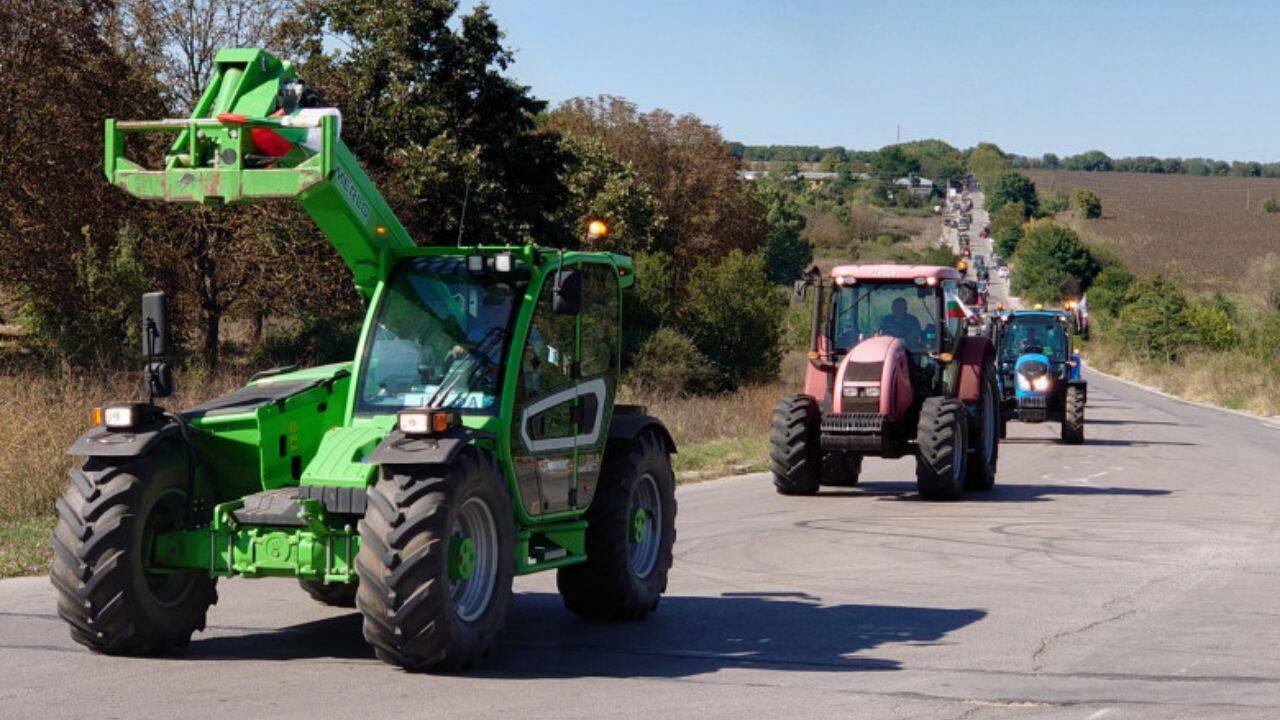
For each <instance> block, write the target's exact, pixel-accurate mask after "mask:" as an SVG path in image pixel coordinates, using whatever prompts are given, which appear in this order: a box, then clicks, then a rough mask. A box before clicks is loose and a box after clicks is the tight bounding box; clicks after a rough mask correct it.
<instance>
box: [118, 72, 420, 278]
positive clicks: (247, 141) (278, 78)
mask: <svg viewBox="0 0 1280 720" xmlns="http://www.w3.org/2000/svg"><path fill="white" fill-rule="evenodd" d="M340 120H341V118H340V116H339V115H338V112H337V111H336V110H335V109H333V108H328V107H320V106H317V104H316V103H315V101H314V100H312V99H310V98H309V97H308V94H307V93H306V91H305V88H304V87H303V85H302V83H301V82H300V81H299V80H298V78H297V74H296V73H295V71H294V68H293V66H292V64H291V63H289V62H288V61H282V60H280V59H279V58H276V57H274V56H272V55H271V54H270V53H267V52H264V51H262V50H258V49H253V48H244V49H228V50H222V51H221V52H219V53H218V55H217V57H216V58H215V68H214V71H213V77H212V79H211V80H210V81H209V85H208V87H207V88H205V91H204V93H203V94H202V95H201V97H200V101H199V102H198V103H197V104H196V107H195V109H194V110H193V111H192V113H191V117H189V118H182V119H171V120H154V121H116V120H107V122H106V156H105V171H106V175H107V179H108V180H109V181H110V182H111V184H113V185H115V186H117V187H119V188H121V189H123V190H124V191H126V192H128V193H129V194H131V195H135V196H137V197H140V198H147V199H153V200H165V201H169V202H178V203H190V204H203V205H221V204H231V203H245V202H255V201H261V200H272V199H282V198H296V199H297V200H298V201H299V202H301V203H302V207H303V208H305V209H306V211H307V213H308V214H309V215H310V216H311V217H312V219H314V220H315V222H316V224H317V225H318V226H319V227H320V229H321V230H322V231H323V232H324V234H325V235H326V236H327V237H328V238H329V241H330V242H331V243H333V246H334V248H336V249H337V251H338V253H339V254H340V255H341V256H342V259H343V260H344V261H345V262H346V263H347V265H348V267H350V268H351V272H352V274H353V275H354V279H355V285H356V288H357V289H358V290H359V291H360V293H361V294H362V295H364V296H365V297H368V296H370V295H371V294H372V293H373V290H374V288H375V287H376V286H377V283H378V280H379V278H380V277H381V276H382V272H381V263H382V261H383V256H384V254H385V253H386V251H389V250H394V249H396V248H403V247H412V246H413V245H414V242H413V240H412V239H411V238H410V237H409V233H408V232H407V231H406V230H405V229H404V226H403V225H401V224H400V221H399V220H398V219H397V218H396V216H395V214H394V213H393V212H392V211H391V207H390V206H388V205H387V202H386V200H385V199H383V197H382V194H381V193H379V192H378V189H377V188H376V187H375V186H374V184H373V181H372V180H370V179H369V176H368V175H367V174H366V173H365V171H364V169H363V168H361V167H360V163H359V162H357V161H356V158H355V156H354V155H352V154H351V151H350V150H349V149H347V146H346V144H344V143H343V142H342V138H341V137H340V134H339V130H340ZM157 132H159V133H176V134H177V138H176V140H175V141H174V143H173V145H172V146H171V147H170V149H169V152H168V154H167V155H166V156H165V161H164V168H163V169H150V168H146V167H143V166H142V165H141V164H139V163H137V162H134V161H132V160H129V159H128V158H126V157H125V136H126V135H128V134H131V133H157Z"/></svg>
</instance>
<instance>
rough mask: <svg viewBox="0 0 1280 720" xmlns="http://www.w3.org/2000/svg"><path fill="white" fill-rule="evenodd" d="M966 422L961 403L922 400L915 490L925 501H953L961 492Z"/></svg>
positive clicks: (965, 460)
mask: <svg viewBox="0 0 1280 720" xmlns="http://www.w3.org/2000/svg"><path fill="white" fill-rule="evenodd" d="M968 429H969V423H968V421H967V420H966V419H965V411H964V404H963V403H961V402H960V401H959V400H952V399H948V398H944V397H931V398H926V399H925V401H924V405H923V406H922V407H921V408H920V424H919V425H918V426H917V428H916V488H917V489H918V490H919V491H920V496H921V497H923V498H925V499H926V500H954V499H956V498H958V497H960V493H962V492H964V480H965V465H966V464H967V460H968V455H969V453H968V442H967V435H968Z"/></svg>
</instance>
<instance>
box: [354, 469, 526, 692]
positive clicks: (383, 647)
mask: <svg viewBox="0 0 1280 720" xmlns="http://www.w3.org/2000/svg"><path fill="white" fill-rule="evenodd" d="M514 552H515V521H514V519H513V517H512V509H511V497H510V495H509V493H508V490H507V484H506V482H505V480H504V479H503V476H502V471H501V469H500V468H499V467H498V462H497V460H495V459H494V457H493V454H492V453H490V452H488V451H487V450H483V449H479V448H475V447H468V448H466V449H465V450H463V451H462V453H461V454H460V455H459V456H458V457H457V458H455V459H454V461H453V462H452V463H451V464H450V465H448V466H439V465H431V466H426V465H424V466H391V467H384V468H383V469H382V470H381V471H380V474H379V478H378V481H377V482H376V483H375V484H374V485H373V487H371V488H369V504H368V508H367V509H366V510H365V516H364V519H363V520H361V521H360V552H359V554H358V555H357V556H356V572H357V573H358V574H359V576H360V582H359V589H358V590H357V591H356V607H358V608H359V609H360V613H361V614H362V615H363V616H364V637H365V640H367V641H368V642H369V644H370V645H373V647H374V650H375V651H376V652H377V655H378V657H379V658H381V659H382V660H383V661H385V662H388V663H391V664H394V665H399V666H400V667H403V668H405V669H406V670H412V671H456V670H464V669H466V668H469V667H471V666H472V665H474V664H475V663H476V662H477V661H478V660H480V659H481V658H483V657H484V656H485V655H486V654H487V653H488V652H489V650H490V649H491V648H492V647H493V645H494V643H495V642H496V641H497V638H498V633H499V632H500V631H501V630H502V627H503V625H504V624H505V622H506V617H507V611H508V610H509V609H510V607H511V582H512V576H513V575H514V573H515V560H514V558H513V554H514Z"/></svg>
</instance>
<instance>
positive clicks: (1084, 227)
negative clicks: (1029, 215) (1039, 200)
mask: <svg viewBox="0 0 1280 720" xmlns="http://www.w3.org/2000/svg"><path fill="white" fill-rule="evenodd" d="M1026 174H1027V175H1028V176H1029V177H1030V178H1031V179H1032V180H1034V181H1035V183H1036V187H1037V188H1038V189H1039V190H1041V191H1047V192H1053V191H1060V192H1067V193H1069V192H1070V191H1071V190H1072V189H1073V188H1077V187H1082V188H1087V189H1089V190H1092V191H1094V192H1095V193H1097V194H1098V196H1099V197H1100V198H1101V199H1102V212H1103V214H1102V217H1101V218H1099V219H1096V220H1087V221H1079V220H1075V219H1072V221H1071V222H1072V224H1073V225H1074V226H1076V227H1077V228H1078V229H1079V230H1081V231H1082V233H1083V234H1084V235H1085V237H1086V238H1087V239H1091V240H1093V241H1095V242H1097V243H1099V244H1101V245H1103V246H1105V247H1108V248H1111V249H1112V250H1114V251H1115V252H1116V253H1117V254H1118V255H1119V256H1120V257H1121V259H1123V260H1124V261H1125V263H1126V264H1127V265H1128V266H1129V267H1130V269H1132V270H1133V271H1134V272H1138V273H1147V272H1157V271H1158V272H1162V273H1165V274H1167V275H1169V276H1171V277H1174V278H1176V279H1177V280H1179V281H1180V282H1181V283H1182V284H1183V285H1184V286H1185V287H1187V288H1189V289H1192V290H1206V291H1212V290H1221V291H1223V292H1228V293H1230V292H1237V291H1241V290H1245V289H1247V288H1246V287H1245V285H1246V284H1247V282H1248V280H1247V275H1248V273H1249V271H1250V269H1251V268H1252V266H1253V265H1254V264H1255V263H1256V262H1258V261H1259V259H1260V258H1262V257H1263V256H1265V255H1266V254H1267V253H1268V252H1276V250H1277V248H1280V214H1268V213H1266V212H1264V211H1263V210H1262V203H1263V201H1265V200H1266V199H1268V198H1271V197H1276V198H1280V178H1245V177H1198V176H1192V175H1149V174H1143V173H1118V172H1100V173H1090V172H1068V171H1053V170H1028V171H1026ZM1246 203H1247V204H1246Z"/></svg>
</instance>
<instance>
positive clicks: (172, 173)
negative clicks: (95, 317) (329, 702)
mask: <svg viewBox="0 0 1280 720" xmlns="http://www.w3.org/2000/svg"><path fill="white" fill-rule="evenodd" d="M317 104H318V103H317V101H316V100H315V96H314V93H311V92H309V91H308V90H307V89H306V87H305V86H304V85H303V84H302V82H301V81H300V80H298V79H297V77H296V75H295V72H294V69H293V67H292V66H291V65H290V64H289V63H288V62H284V61H281V60H279V59H277V58H275V57H273V56H271V55H269V54H267V53H265V52H263V51H260V50H255V49H233V50H224V51H222V52H220V53H219V54H218V56H217V60H216V68H215V70H214V73H213V77H212V80H211V82H210V84H209V87H208V88H207V89H206V90H205V92H204V95H203V96H202V98H201V99H200V101H199V103H198V105H197V106H196V108H195V110H194V112H193V113H192V116H191V117H190V118H187V119H179V120H161V121H154V122H117V121H114V120H108V121H107V123H106V175H107V178H108V179H109V180H110V181H111V183H113V184H114V185H116V186H118V187H120V188H122V189H123V190H125V191H126V192H129V193H130V194H132V195H135V196H138V197H141V198H149V199H155V200H164V201H170V202H178V203H188V204H201V203H203V204H221V203H228V204H230V203H247V202H254V201H259V200H266V199H272V198H294V199H296V200H297V201H298V202H300V203H301V204H302V206H303V207H304V208H305V209H306V211H307V212H308V213H309V214H310V215H311V217H312V218H313V219H314V220H315V221H316V223H317V224H318V225H319V226H320V228H321V229H322V230H323V231H324V232H325V234H326V235H327V236H328V238H329V239H330V241H331V242H332V243H333V245H334V247H335V248H336V249H337V251H338V253H339V254H340V255H341V256H342V258H343V260H345V261H346V263H347V265H348V266H349V267H350V268H351V271H352V273H353V275H354V280H355V286H356V288H357V289H358V290H359V292H360V294H361V295H362V296H364V297H365V298H367V299H368V303H369V304H368V311H367V315H366V319H365V322H364V327H363V330H362V332H361V335H360V340H359V345H358V347H357V349H356V351H355V357H354V358H353V359H352V360H351V361H350V362H343V363H338V364H335V365H329V366H325V367H316V368H309V369H303V370H298V369H293V368H279V369H275V370H271V371H268V372H265V373H260V374H259V375H258V376H256V377H255V378H254V379H253V380H251V381H250V383H249V384H248V386H247V387H244V388H242V389H239V390H236V391H234V392H232V393H230V394H227V395H224V396H222V397H219V398H216V399H213V400H211V401H209V402H206V403H204V404H201V405H198V406H196V407H193V408H189V409H187V410H183V411H177V412H175V411H169V410H165V409H163V408H161V407H158V406H156V405H155V404H154V403H153V402H152V401H148V402H145V403H144V402H122V403H111V404H107V405H104V406H103V407H102V408H100V409H99V411H97V412H95V416H96V418H95V419H96V420H97V421H98V424H97V426H95V427H94V428H92V429H91V430H89V431H88V432H87V433H86V434H85V435H84V436H83V437H81V438H80V439H79V440H78V441H77V442H76V443H75V444H74V445H73V446H72V447H71V449H70V451H69V452H70V453H71V454H72V455H76V456H82V457H84V458H85V460H84V462H83V465H81V466H80V467H76V468H74V469H72V470H71V473H70V476H71V477H70V483H69V485H68V487H67V489H66V492H65V494H64V495H63V496H62V498H61V499H59V501H58V513H59V518H60V519H59V522H58V525H57V527H56V529H55V531H54V533H53V537H52V543H53V549H54V561H53V567H52V571H51V576H52V580H53V584H54V585H55V586H56V587H57V589H58V591H59V599H58V612H59V614H60V615H61V616H62V617H63V618H64V619H65V620H66V622H67V623H68V624H69V625H70V629H71V634H72V636H73V638H74V639H75V640H77V641H78V642H80V643H82V644H84V645H86V646H88V647H89V648H91V649H94V650H97V651H101V652H105V653H111V654H123V655H137V654H150V653H157V652H164V651H166V650H169V649H171V648H174V647H180V646H183V645H185V644H186V643H187V642H188V641H189V640H190V638H191V635H192V633H193V631H195V630H200V629H203V628H204V626H205V616H206V611H207V610H208V608H209V606H210V605H212V604H213V603H214V602H216V599H217V595H216V593H215V584H216V582H217V579H218V578H222V577H233V576H239V577H246V578H260V577H288V578H297V579H298V580H299V581H300V582H301V584H302V587H303V588H304V589H305V590H306V591H307V592H308V593H309V594H310V595H311V596H313V597H314V598H316V599H317V600H320V601H321V602H325V603H328V604H332V605H340V606H352V605H354V606H355V607H357V608H359V611H360V612H361V614H362V615H363V618H364V637H365V639H366V640H367V641H368V642H369V643H371V644H372V645H373V646H374V648H375V649H376V651H377V654H378V656H379V657H380V658H382V659H383V660H385V661H387V662H390V663H394V664H397V665H400V666H403V667H405V668H408V669H413V670H454V669H461V668H465V667H468V666H469V665H471V664H472V663H474V662H475V661H477V660H478V659H480V658H481V657H482V656H483V655H484V654H485V653H486V652H487V651H488V650H489V649H490V648H491V647H493V645H494V640H495V638H496V636H497V634H498V632H499V630H500V629H501V627H502V625H503V623H504V620H505V617H506V615H507V611H508V609H509V607H510V605H511V603H512V580H513V576H514V575H521V574H526V573H532V572H538V571H542V570H551V569H556V570H557V572H558V577H557V584H558V587H559V590H560V592H561V594H562V596H563V599H564V603H565V605H566V606H567V607H568V609H569V610H571V611H572V612H574V613H577V614H579V615H582V616H586V617H590V618H601V619H632V618H641V617H643V616H645V615H646V614H648V613H649V612H650V611H652V610H654V609H655V608H656V607H657V606H658V602H659V598H660V596H661V595H662V593H663V592H664V591H665V589H666V586H667V573H668V569H669V568H670V566H671V562H672V551H671V548H672V542H673V540H674V537H675V518H676V501H675V495H674V488H675V480H674V476H673V474H672V470H671V463H670V454H671V453H673V452H675V446H674V443H673V442H672V440H671V437H670V435H669V434H668V432H667V431H666V429H665V428H664V427H663V425H662V424H661V423H660V422H659V421H658V420H656V419H654V418H652V417H649V416H647V415H646V414H645V412H644V409H643V408H640V407H638V406H625V405H615V394H616V390H617V387H618V376H619V358H620V354H621V332H622V323H623V308H622V305H623V297H624V295H625V294H627V288H629V287H631V286H632V285H633V283H634V281H635V277H634V274H633V270H632V263H631V260H630V259H629V258H627V257H624V256H620V255H615V254H609V253H598V252H566V251H560V250H552V249H545V248H539V247H536V246H533V245H519V246H509V247H459V248H452V247H418V246H416V245H415V244H414V242H413V241H412V240H411V239H410V237H409V236H408V234H407V232H406V231H405V229H404V227H402V225H401V224H400V222H399V221H398V220H397V219H396V217H395V215H394V214H393V213H392V211H391V209H390V207H389V206H388V205H387V203H386V202H385V201H384V200H383V198H382V196H381V195H380V194H379V192H378V191H377V190H376V189H375V187H374V185H373V183H372V182H371V181H370V179H369V177H368V176H367V175H366V174H365V173H364V171H363V170H362V169H361V167H360V165H359V163H358V162H357V161H356V159H355V158H354V157H353V156H352V154H351V153H350V151H349V150H348V149H347V147H346V145H345V144H344V143H343V142H342V139H341V137H340V134H339V124H340V117H339V114H338V111H337V110H336V109H334V108H330V107H322V106H316V105H317ZM151 132H169V133H176V134H177V139H176V141H175V142H174V144H173V145H172V147H171V149H170V151H169V153H168V155H167V157H166V160H165V163H164V167H163V168H160V169H148V168H145V167H143V166H141V165H139V164H138V163H136V162H134V161H131V160H129V159H128V158H127V156H126V155H125V151H124V144H125V139H126V137H128V136H130V135H133V134H135V133H151ZM593 227H597V228H598V224H596V225H593ZM164 315H165V314H164V307H163V302H162V299H161V298H160V297H156V296H154V295H152V296H149V297H148V298H147V299H146V300H145V301H144V330H145V333H144V335H145V338H146V343H145V344H146V352H147V355H148V366H147V367H148V378H149V386H150V389H151V391H152V394H153V396H156V397H164V396H167V395H169V394H170V393H171V392H172V380H171V379H170V374H169V371H168V367H167V365H166V364H165V363H164V362H163V360H162V359H159V358H162V357H163V356H164V355H165V353H166V352H167V346H168V338H167V332H168V327H167V326H168V323H167V321H166V319H165V316H164Z"/></svg>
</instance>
